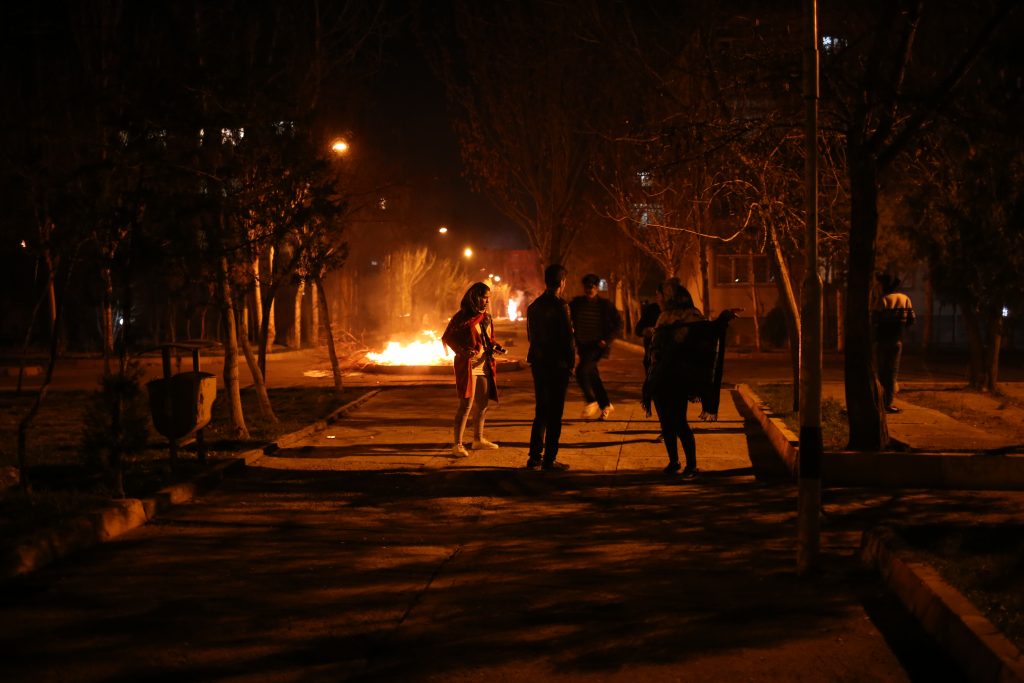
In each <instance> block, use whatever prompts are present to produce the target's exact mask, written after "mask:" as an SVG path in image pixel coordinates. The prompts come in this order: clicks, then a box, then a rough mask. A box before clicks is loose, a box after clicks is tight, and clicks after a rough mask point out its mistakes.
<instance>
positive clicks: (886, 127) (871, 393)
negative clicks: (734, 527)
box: [823, 0, 1019, 450]
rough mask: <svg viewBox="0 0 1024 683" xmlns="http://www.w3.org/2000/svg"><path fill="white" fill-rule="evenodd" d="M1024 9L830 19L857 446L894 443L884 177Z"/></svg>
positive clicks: (826, 110) (884, 12) (849, 391)
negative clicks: (880, 280) (884, 338)
mask: <svg viewBox="0 0 1024 683" xmlns="http://www.w3.org/2000/svg"><path fill="white" fill-rule="evenodd" d="M1018 5H1019V3H1017V2H1014V1H1012V0H993V2H984V3H980V4H979V3H972V5H971V6H969V7H968V6H964V5H961V4H960V3H954V2H937V3H932V4H930V5H927V6H926V4H925V3H924V2H922V1H921V0H905V1H902V2H871V3H850V4H849V5H843V6H839V7H837V8H835V14H826V15H825V16H823V21H824V26H825V28H824V30H825V32H826V33H831V35H832V36H835V38H836V39H835V40H834V41H833V42H831V43H830V45H829V49H827V50H826V59H825V62H824V70H823V75H824V76H825V79H824V83H825V86H826V93H827V94H828V97H826V98H825V100H824V102H823V104H824V105H825V106H824V107H823V120H830V121H831V122H833V125H835V126H836V127H837V128H838V129H840V130H841V131H842V133H843V135H844V137H845V142H846V158H847V161H848V166H847V169H848V175H849V186H850V234H849V270H848V274H847V295H846V302H845V303H846V314H845V355H844V359H845V376H846V383H845V385H846V407H847V411H848V415H849V421H850V448H852V449H855V450H877V449H881V448H885V447H886V446H887V445H888V443H889V431H888V426H887V425H886V421H885V412H884V406H883V405H882V395H881V387H880V385H879V383H878V378H877V368H876V366H875V360H874V355H873V351H872V340H873V334H872V328H871V320H870V307H871V306H870V304H871V291H872V285H873V282H874V275H875V252H876V240H877V236H878V200H879V187H880V178H881V177H882V174H883V173H884V172H885V171H886V170H888V169H889V168H890V167H891V164H892V162H893V161H894V160H895V159H896V157H897V156H898V155H899V154H901V153H903V152H905V151H906V150H907V149H908V148H909V147H910V146H911V144H912V142H913V141H914V139H915V137H916V136H917V135H918V134H919V133H920V132H921V130H922V129H923V128H924V127H925V126H926V124H928V123H929V122H930V121H932V120H933V119H934V118H935V116H936V114H937V113H938V112H939V111H940V110H941V109H942V108H943V107H945V106H946V105H947V104H948V103H949V101H950V100H951V98H952V97H953V96H954V95H955V94H956V92H957V88H958V85H960V84H961V82H962V81H963V80H964V76H965V75H966V74H967V73H968V72H969V71H970V70H971V68H972V67H973V65H974V64H975V62H976V60H977V58H978V56H979V55H980V54H981V53H982V51H983V50H984V48H985V47H986V46H987V45H988V44H989V43H990V41H991V40H992V37H993V35H994V34H995V33H996V31H997V29H998V28H999V27H1000V26H1002V25H1005V24H1006V23H1007V21H1006V20H1007V18H1008V17H1009V16H1010V15H1011V13H1012V12H1014V11H1015V10H1016V9H1017V7H1018ZM830 40H831V38H830Z"/></svg>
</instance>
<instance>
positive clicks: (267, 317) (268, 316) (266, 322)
mask: <svg viewBox="0 0 1024 683" xmlns="http://www.w3.org/2000/svg"><path fill="white" fill-rule="evenodd" d="M269 271H270V278H271V282H270V290H271V291H270V292H269V293H268V294H269V295H268V296H267V299H269V301H267V302H265V303H264V304H263V307H264V310H263V329H264V330H266V332H265V334H263V338H264V339H265V340H266V341H265V342H264V349H272V348H274V341H275V340H276V339H277V322H276V321H275V320H274V298H275V297H276V296H277V287H276V283H275V282H273V278H274V248H273V247H270V267H269ZM265 363H266V357H265V356H260V372H262V373H263V374H264V376H266V374H267V367H266V364H265Z"/></svg>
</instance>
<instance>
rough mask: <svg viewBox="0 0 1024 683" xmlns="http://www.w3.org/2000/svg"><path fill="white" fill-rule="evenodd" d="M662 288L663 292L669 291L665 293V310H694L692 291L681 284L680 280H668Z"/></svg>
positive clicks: (675, 278)
mask: <svg viewBox="0 0 1024 683" xmlns="http://www.w3.org/2000/svg"><path fill="white" fill-rule="evenodd" d="M662 288H663V291H664V290H668V291H666V292H664V296H665V308H694V305H693V297H692V296H691V295H690V290H688V289H687V288H686V287H684V286H683V284H682V283H681V282H679V278H677V277H674V278H670V279H668V280H666V281H665V284H663V285H662Z"/></svg>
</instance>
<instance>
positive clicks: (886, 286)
mask: <svg viewBox="0 0 1024 683" xmlns="http://www.w3.org/2000/svg"><path fill="white" fill-rule="evenodd" d="M875 279H876V280H878V284H880V285H881V286H882V294H892V293H893V292H895V291H896V290H897V289H899V287H900V279H899V278H898V277H895V276H893V275H891V274H889V273H877V274H876V275H875Z"/></svg>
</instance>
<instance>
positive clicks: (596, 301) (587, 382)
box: [569, 273, 622, 420]
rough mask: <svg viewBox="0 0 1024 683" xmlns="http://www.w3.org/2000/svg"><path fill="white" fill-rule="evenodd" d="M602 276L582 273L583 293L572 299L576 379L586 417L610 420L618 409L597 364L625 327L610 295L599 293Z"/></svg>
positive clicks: (570, 303) (570, 306)
mask: <svg viewBox="0 0 1024 683" xmlns="http://www.w3.org/2000/svg"><path fill="white" fill-rule="evenodd" d="M600 284H601V278H599V277H598V276H597V275H594V274H593V273H587V274H586V275H584V276H583V294H582V295H580V296H577V297H575V298H573V300H572V301H570V302H569V310H570V312H571V313H572V326H573V330H574V331H575V335H576V350H577V351H578V352H579V356H580V362H579V365H578V366H576V382H577V383H578V384H579V385H580V391H582V392H583V400H584V401H585V402H586V403H585V405H584V407H583V417H584V418H586V419H593V418H595V417H596V418H598V419H601V420H607V419H608V417H609V416H610V415H611V414H612V411H613V410H615V406H613V405H612V403H611V401H610V400H609V399H608V391H607V390H606V389H605V388H604V382H603V381H601V373H600V371H599V370H598V367H597V364H598V363H599V362H600V361H601V359H603V358H607V357H608V354H609V352H610V351H611V348H612V339H613V338H614V337H615V335H616V334H618V333H619V332H620V330H621V329H622V318H621V317H620V316H619V312H618V311H617V310H616V309H615V304H613V303H612V302H611V301H609V300H608V299H605V298H604V297H602V296H600V295H599V294H598V292H599V287H600Z"/></svg>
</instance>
